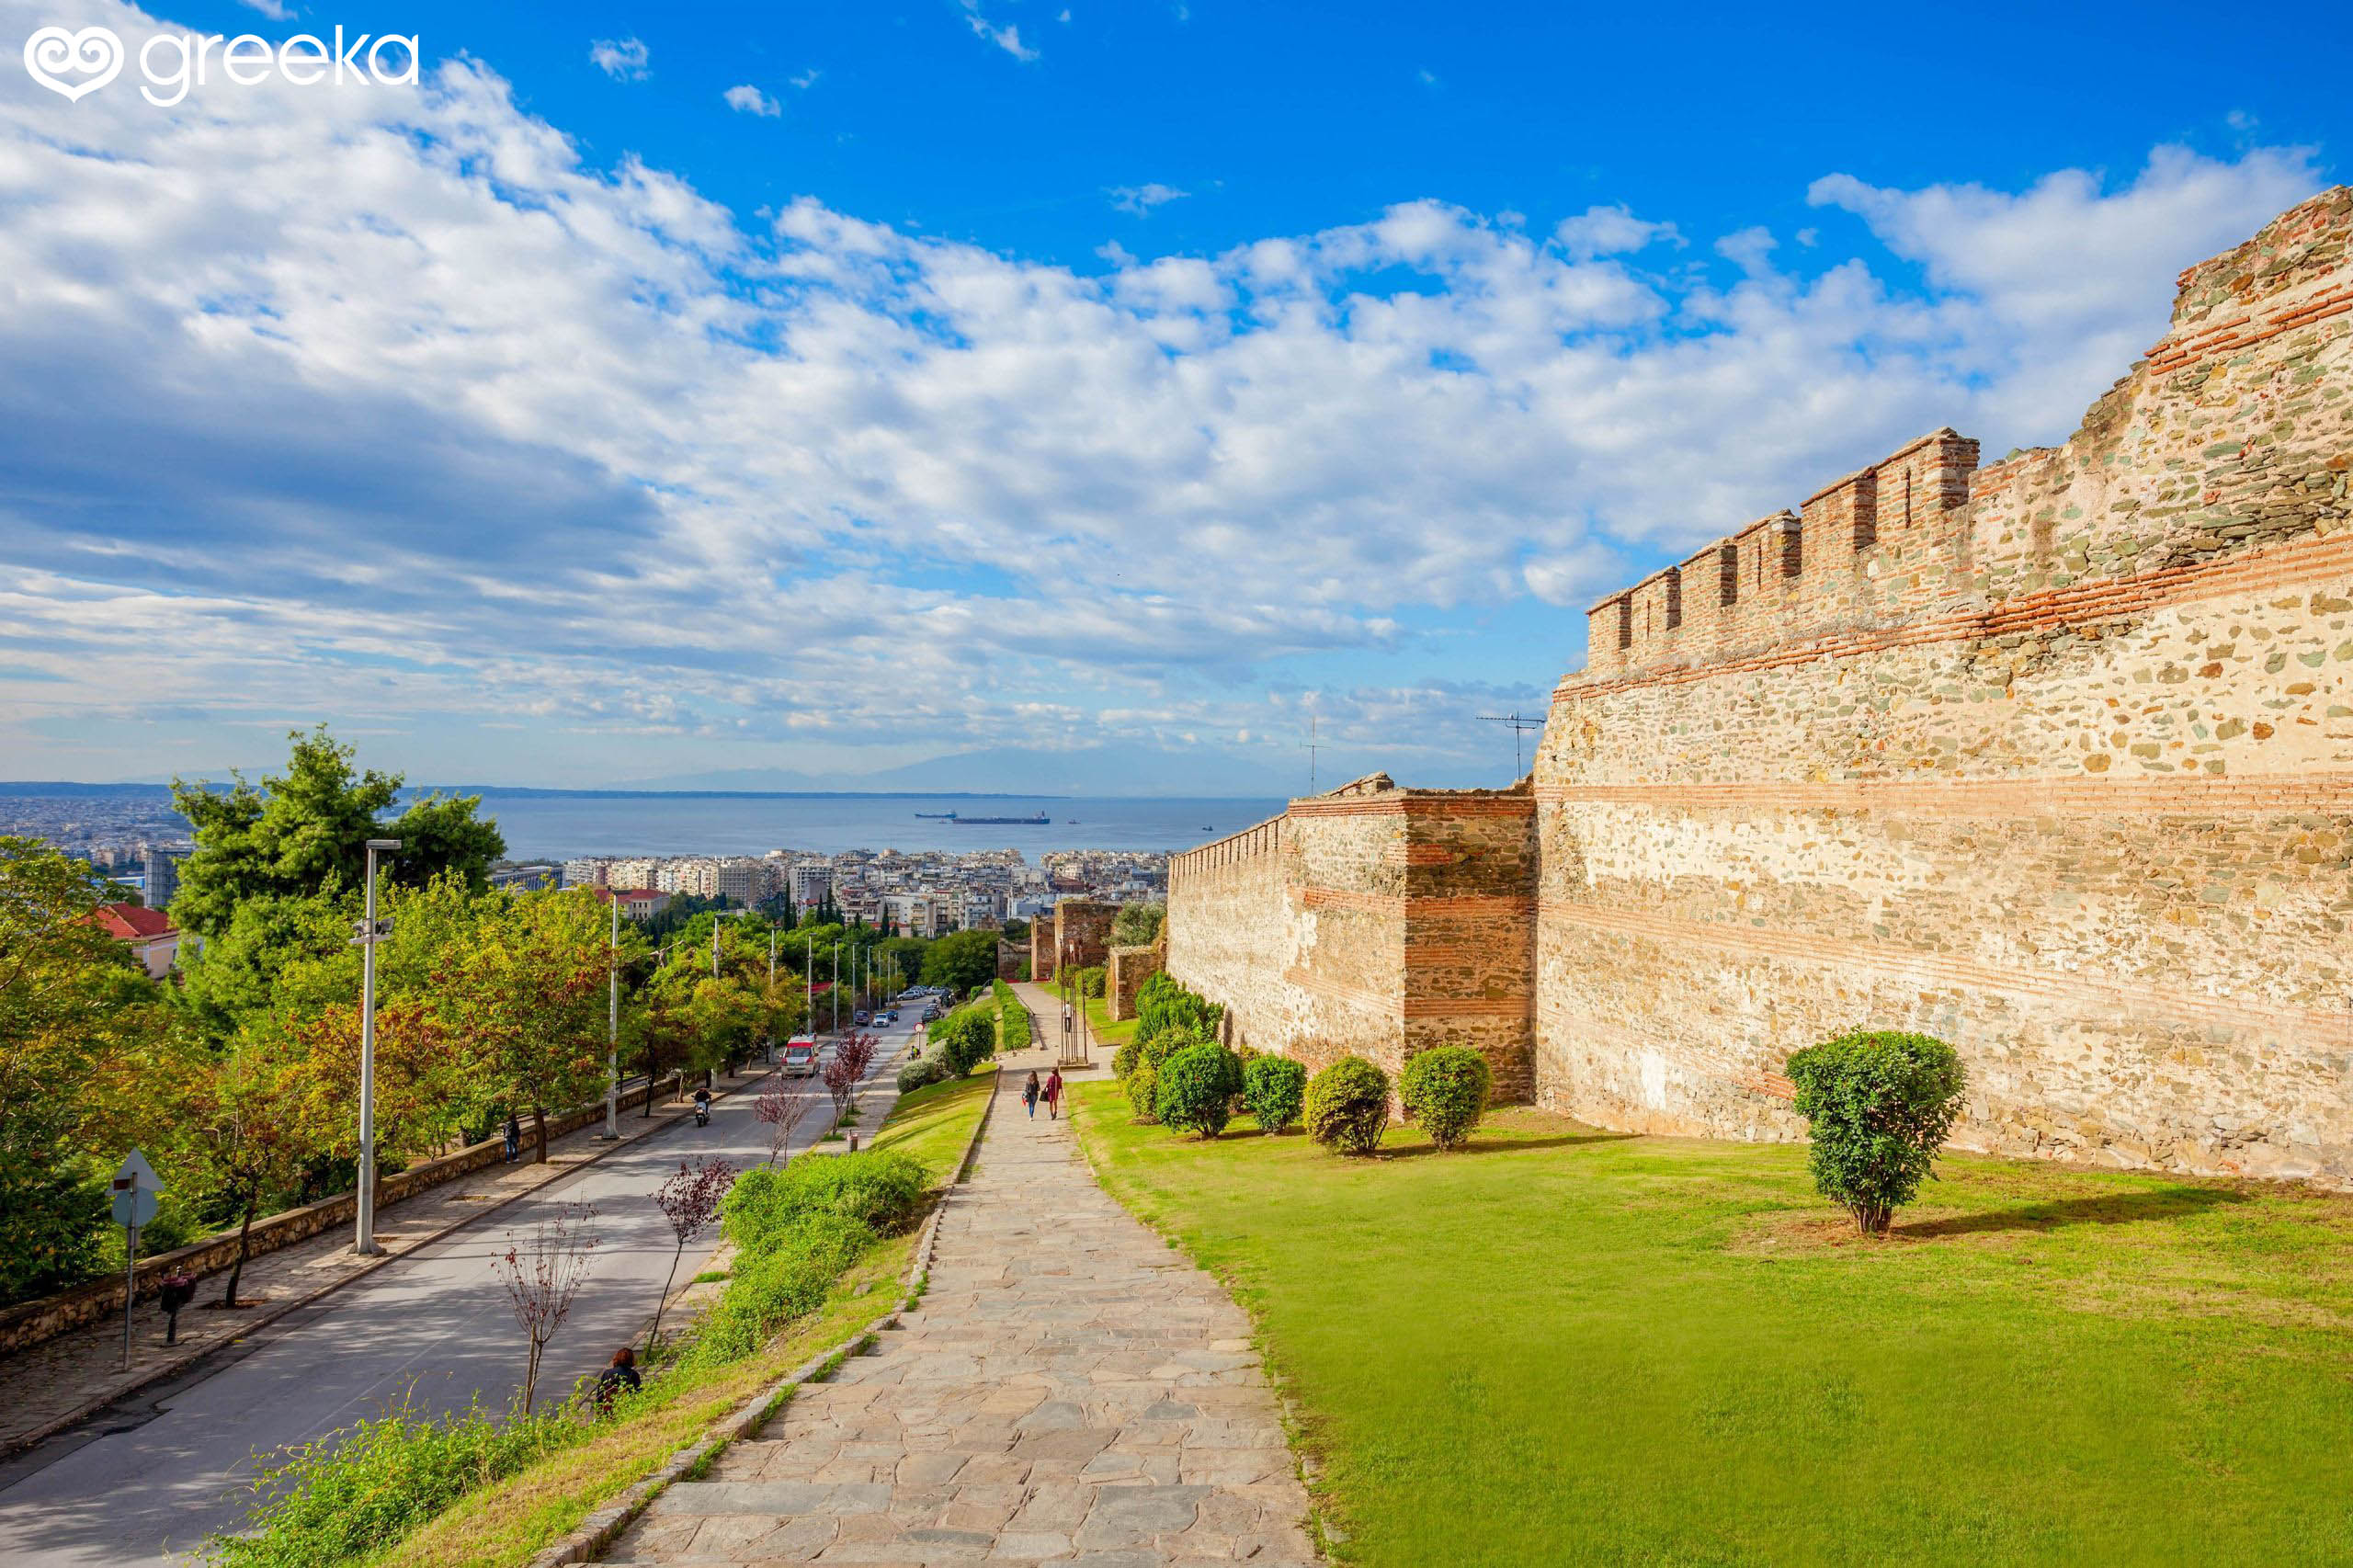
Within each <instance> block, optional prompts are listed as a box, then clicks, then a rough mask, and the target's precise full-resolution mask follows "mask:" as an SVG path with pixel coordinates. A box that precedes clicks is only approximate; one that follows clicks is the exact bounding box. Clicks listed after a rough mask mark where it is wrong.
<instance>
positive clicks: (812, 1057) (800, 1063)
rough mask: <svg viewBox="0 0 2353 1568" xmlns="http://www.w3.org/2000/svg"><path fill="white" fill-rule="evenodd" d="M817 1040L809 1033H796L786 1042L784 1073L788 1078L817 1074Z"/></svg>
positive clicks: (810, 1076)
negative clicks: (808, 1034)
mask: <svg viewBox="0 0 2353 1568" xmlns="http://www.w3.org/2000/svg"><path fill="white" fill-rule="evenodd" d="M818 1055H819V1052H818V1050H817V1042H816V1041H815V1040H811V1039H810V1038H809V1037H808V1036H807V1035H796V1036H794V1037H793V1038H792V1039H790V1040H786V1041H785V1042H784V1075H785V1076H786V1077H788V1078H813V1077H815V1076H816V1075H817V1058H818Z"/></svg>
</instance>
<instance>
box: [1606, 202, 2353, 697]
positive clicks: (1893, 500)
mask: <svg viewBox="0 0 2353 1568" xmlns="http://www.w3.org/2000/svg"><path fill="white" fill-rule="evenodd" d="M2349 238H2353V189H2348V188H2347V187H2337V188H2336V189H2334V190H2330V191H2326V192H2324V193H2323V194H2322V195H2320V196H2317V197H2314V198H2313V199H2311V200H2310V201H2306V202H2304V203H2302V204H2301V205H2300V206H2297V207H2295V208H2293V209H2290V210H2289V211H2287V212H2286V213H2283V214H2282V215H2281V216H2280V217H2279V218H2277V219H2275V220H2274V221H2273V222H2270V223H2269V224H2268V225H2266V226H2265V228H2264V230H2263V232H2262V233H2259V234H2257V235H2256V237H2255V238H2253V239H2251V240H2249V241H2247V242H2246V243H2245V244H2242V245H2239V246H2237V247H2235V248H2234V249H2233V250H2231V251H2229V252H2226V253H2224V254H2223V255H2222V256H2215V257H2213V258H2211V260H2208V261H2204V262H2200V264H2198V265H2197V266H2195V267H2190V268H2188V270H2186V271H2184V272H2183V273H2182V274H2181V275H2180V278H2179V291H2178V293H2177V296H2176V299H2175V303H2174V312H2173V322H2172V326H2171V328H2170V330H2169V331H2168V332H2167V333H2166V335H2165V337H2164V338H2163V339H2161V340H2160V341H2159V342H2158V343H2157V344H2156V345H2155V346H2154V347H2152V348H2151V349H2150V350H2149V352H2148V357H2147V358H2145V359H2144V360H2143V361H2142V362H2141V363H2139V364H2137V365H2135V366H2134V367H2132V369H2131V372H2130V373H2129V374H2127V375H2126V376H2125V378H2124V379H2123V380H2122V381H2119V382H2118V383H2117V384H2116V386H2115V387H2114V388H2113V389H2111V390H2110V391H2109V392H2108V393H2107V394H2106V395H2105V396H2103V397H2102V398H2101V399H2099V400H2098V401H2097V403H2094V404H2093V405H2092V407H2091V409H2090V411H2089V412H2088V413H2087V414H2086V416H2085V419H2084V423H2083V426H2082V427H2081V428H2079V429H2078V430H2077V431H2076V433H2075V436H2074V437H2071V438H2070V440H2069V441H2068V442H2067V443H2066V444H2065V445H2064V446H2063V447H2058V448H2043V449H2034V450H2030V451H2026V452H2020V453H2014V454H2012V455H2011V456H2010V457H2008V458H2006V459H2004V460H2002V461H2001V462H1998V463H1995V464H1991V465H1987V466H1984V467H1981V466H1980V465H1979V461H1978V456H1979V454H1978V445H1977V443H1976V442H1975V441H1974V440H1972V439H1971V438H1969V437H1966V436H1963V435H1961V434H1960V433H1959V432H1958V431H1956V430H1952V429H1950V428H1946V429H1940V430H1936V431H1932V432H1930V433H1929V434H1927V435H1925V436H1922V437H1919V438H1918V439H1916V440H1914V441H1911V442H1909V443H1907V444H1906V445H1904V446H1903V447H1901V448H1899V449H1896V450H1895V451H1893V452H1892V453H1890V454H1889V455H1888V456H1886V457H1884V458H1882V459H1881V460H1879V461H1877V462H1875V463H1872V464H1870V466H1869V467H1866V468H1862V469H1859V470H1857V471H1856V472H1852V473H1849V474H1847V475H1846V476H1844V477H1843V478H1840V479H1838V480H1836V481H1834V482H1833V483H1829V484H1827V485H1824V487H1823V488H1822V489H1820V490H1817V491H1816V492H1814V494H1812V495H1810V496H1808V497H1807V498H1806V500H1805V502H1804V504H1803V505H1802V506H1800V507H1799V508H1798V509H1797V510H1795V511H1783V512H1777V513H1774V514H1772V515H1770V516H1768V517H1760V518H1758V519H1756V521H1755V522H1752V523H1750V524H1748V525H1747V526H1745V528H1741V529H1740V530H1739V531H1738V532H1736V533H1733V534H1732V535H1730V536H1729V537H1727V538H1724V539H1720V540H1716V541H1715V542H1713V543H1711V544H1709V545H1707V546H1705V547H1704V548H1702V549H1701V550H1699V551H1697V552H1695V553H1693V554H1691V555H1689V556H1687V557H1686V558H1685V559H1684V560H1682V561H1680V562H1677V563H1676V564H1674V565H1672V566H1667V567H1664V568H1662V569H1660V570H1659V571H1657V572H1654V573H1653V574H1650V575H1649V576H1647V577H1645V578H1643V580H1642V581H1641V582H1639V583H1636V584H1635V585H1632V586H1631V587H1630V588H1626V589H1622V590H1620V591H1619V592H1617V593H1614V594H1611V595H1610V596H1608V597H1606V598H1604V599H1602V600H1601V601H1600V602H1599V603H1597V604H1596V605H1595V606H1594V607H1593V608H1591V609H1590V610H1589V611H1587V612H1586V616H1587V628H1588V642H1587V648H1586V665H1585V667H1584V669H1583V670H1581V671H1578V672H1574V673H1572V674H1571V675H1570V676H1568V677H1567V678H1566V679H1565V680H1564V681H1563V684H1562V689H1563V690H1569V689H1574V688H1577V687H1591V686H1597V685H1603V684H1607V683H1609V682H1611V681H1615V680H1620V679H1627V678H1633V677H1638V676H1646V675H1650V674H1654V673H1656V672H1659V671H1663V670H1668V669H1672V668H1675V667H1677V666H1683V665H1718V664H1723V663H1728V662H1733V661H1737V660H1739V659H1742V658H1744V657H1746V656H1749V655H1751V654H1754V653H1761V652H1764V651H1768V650H1773V649H1786V648H1790V647H1793V646H1796V645H1799V644H1802V643H1805V642H1809V641H1811V640H1814V639H1820V638H1824V637H1830V636H1834V635H1836V634H1838V633H1842V632H1847V631H1853V630H1857V629H1859V628H1864V627H1870V626H1885V625H1888V624H1890V623H1901V622H1903V621H1904V620H1906V619H1910V618H1913V617H1915V616H1917V615H1919V614H1921V613H1922V612H1924V611H1938V612H1950V611H1952V610H1954V609H1957V608H1967V607H1969V606H1971V605H1972V604H1975V605H1982V604H1984V603H1987V602H1989V601H1992V600H1995V599H1999V598H2001V597H2004V596H2006V595H2009V594H2014V593H2021V592H2031V591H2035V590H2038V589H2042V588H2048V587H2052V586H2063V585H2065V583H2067V582H2069V581H2073V580H2075V579H2076V578H2080V577H2084V576H2116V575H2129V574H2133V573H2136V572H2143V571H2146V570H2149V569H2152V568H2154V567H2161V566H2164V565H2165V564H2168V563H2171V562H2175V561H2177V560H2179V559H2181V558H2182V557H2184V556H2185V555H2189V556H2193V557H2202V556H2207V555H2211V554H2214V553H2218V552H2222V551H2230V550H2233V549H2238V548H2245V547H2246V546H2247V545H2249V544H2252V543H2261V542H2264V540H2265V539H2266V538H2267V537H2273V536H2276V535H2277V533H2278V532H2279V531H2280V530H2281V529H2282V528H2296V527H2301V528H2304V529H2305V530H2306V531H2309V530H2310V528H2312V527H2313V523H2312V520H2311V513H2310V509H2309V508H2307V509H2306V510H2305V511H2304V512H2303V513H2302V514H2300V515H2299V517H2297V518H2296V519H2293V520H2290V522H2288V523H2280V522H2279V521H2277V520H2276V519H2275V521H2274V522H2273V523H2272V524H2270V525H2269V526H2268V528H2267V527H2266V526H2264V525H2261V524H2256V525H2254V526H2239V525H2242V524H2245V516H2244V515H2243V514H2245V512H2247V511H2249V510H2251V509H2257V508H2256V507H2255V506H2254V505H2253V504H2252V503H2247V504H2245V505H2242V504H2241V503H2242V502H2245V496H2246V494H2247V493H2249V492H2250V491H2251V490H2252V489H2254V488H2255V486H2254V485H2253V484H2246V483H2237V482H2236V481H2235V480H2234V478H2233V476H2230V475H2223V476H2222V477H2221V478H2220V480H2219V481H2217V480H2212V479H2210V480H2209V481H2208V482H2207V483H2205V484H2204V485H2203V487H2202V488H2203V494H2202V495H2201V496H2200V500H2199V504H2198V505H2196V506H2178V505H2174V504H2173V503H2174V502H2175V501H2176V500H2177V495H2176V494H2174V492H2173V491H2171V490H2168V489H2167V488H2166V486H2167V484H2168V483H2169V481H2170V479H2171V477H2172V476H2170V475H2169V474H2167V473H2166V472H2165V468H2166V462H2165V460H2167V459H2171V460H2174V461H2176V462H2179V461H2180V460H2183V458H2184V457H2185V456H2187V457H2189V458H2201V457H2202V458H2205V459H2208V460H2211V459H2212V458H2214V456H2215V454H2213V453H2201V452H2200V450H2199V449H2198V446H2197V437H2196V435H2195V431H2196V429H2197V427H2198V426H2200V415H2201V412H2202V411H2201V406H2200V405H2201V401H2203V400H2210V399H2211V392H2210V390H2209V389H2208V388H2207V387H2206V386H2205V382H2206V381H2207V380H2208V379H2209V378H2211V376H2213V375H2214V374H2216V373H2218V372H2220V371H2223V370H2226V369H2230V368H2232V367H2234V366H2242V365H2245V364H2247V363H2249V362H2250V361H2255V360H2260V359H2261V358H2263V357H2264V356H2265V355H2267V354H2274V355H2285V354H2287V353H2289V352H2290V351H2291V350H2290V345H2289V344H2276V343H2275V342H2274V340H2275V339H2280V338H2282V337H2290V338H2291V343H2294V344H2301V342H2302V337H2301V336H2291V335H2312V334H2313V333H2314V332H2315V331H2325V332H2332V333H2335V334H2336V335H2340V336H2341V335H2343V334H2344V332H2345V330H2346V329H2347V326H2348V323H2347V322H2345V321H2338V320H2336V318H2339V317H2344V316H2346V315H2347V312H2353V247H2348V239H2349ZM2259 368H2260V367H2259ZM2160 449H2162V450H2160ZM2226 455H2227V456H2229V457H2230V458H2231V460H2233V461H2234V462H2235V461H2237V460H2239V459H2240V458H2241V457H2243V456H2245V454H2242V453H2238V452H2235V451H2234V453H2232V454H2226ZM2314 455H2315V456H2317V457H2319V458H2320V459H2321V460H2324V461H2325V460H2326V455H2325V454H2314ZM2259 477H2260V476H2258V478H2259ZM2127 484H2137V485H2139V486H2140V487H2141V488H2142V489H2143V491H2145V492H2147V493H2148V504H2147V505H2144V506H2112V505H2101V506H2091V507H2085V506H2077V507H2075V510H2076V511H2078V512H2081V513H2082V514H2083V515H2085V516H2086V517H2094V519H2095V520H2094V521H2093V522H2091V523H2089V524H2087V525H2086V526H2085V527H2084V528H2078V529H2076V530H2075V532H2074V534H2073V535H2072V536H2071V537H2067V538H2061V537H2059V536H2060V535H2061V534H2062V533H2063V532H2064V531H2065V530H2064V529H2063V528H2061V527H2060V526H2059V525H2058V524H2056V523H2054V521H2053V519H2052V516H2051V515H2050V514H2052V513H2056V514H2057V515H2058V516H2059V517H2065V516H2066V515H2067V512H2068V507H2067V506H2066V505H2065V498H2064V496H2063V492H2065V491H2066V490H2067V489H2068V488H2069V487H2070V486H2076V487H2085V486H2086V485H2089V486H2093V487H2109V488H2112V487H2115V486H2122V485H2127ZM2097 500H2100V501H2102V502H2106V501H2108V500H2109V495H2108V494H2107V489H2106V488H2103V489H2102V493H2101V494H2100V495H2098V496H2097ZM2275 510H2276V509H2275ZM2038 514H2041V515H2038Z"/></svg>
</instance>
